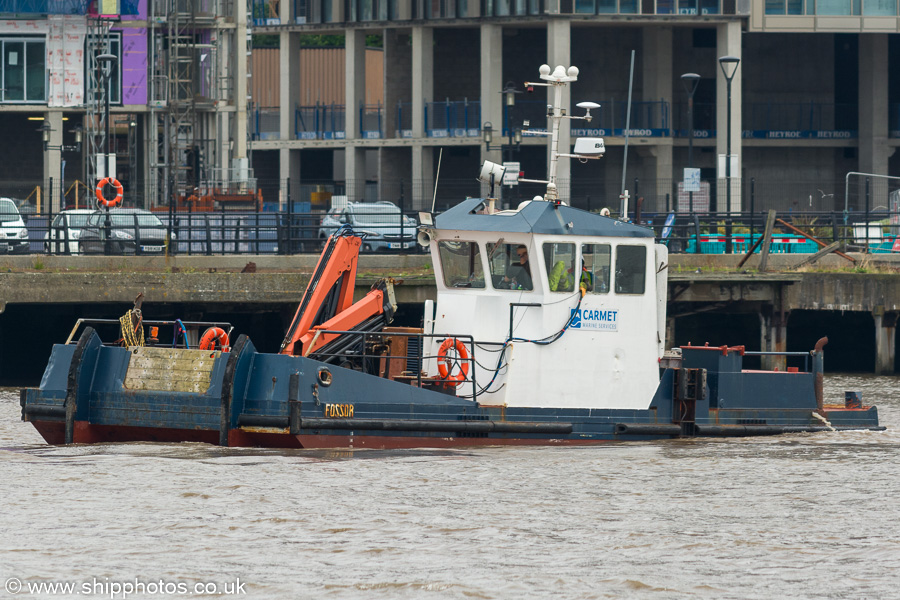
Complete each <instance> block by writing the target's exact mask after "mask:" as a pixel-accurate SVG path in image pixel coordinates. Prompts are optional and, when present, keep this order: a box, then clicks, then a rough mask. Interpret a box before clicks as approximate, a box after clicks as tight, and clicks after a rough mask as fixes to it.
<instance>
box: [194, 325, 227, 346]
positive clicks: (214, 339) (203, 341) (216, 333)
mask: <svg viewBox="0 0 900 600" xmlns="http://www.w3.org/2000/svg"><path fill="white" fill-rule="evenodd" d="M216 344H219V350H221V351H222V352H228V350H229V349H230V348H229V346H228V334H227V333H225V330H224V329H222V328H221V327H210V328H209V329H207V330H206V331H205V332H203V337H202V338H200V349H201V350H213V349H215V346H216Z"/></svg>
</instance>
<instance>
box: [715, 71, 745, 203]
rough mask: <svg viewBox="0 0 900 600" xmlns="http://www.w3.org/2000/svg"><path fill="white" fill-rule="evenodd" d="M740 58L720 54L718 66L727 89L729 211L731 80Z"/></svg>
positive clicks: (727, 184) (727, 186)
mask: <svg viewBox="0 0 900 600" xmlns="http://www.w3.org/2000/svg"><path fill="white" fill-rule="evenodd" d="M739 62H741V59H740V58H738V57H737V56H720V57H719V66H720V67H721V68H722V75H724V76H725V81H726V83H727V89H728V125H727V126H726V128H725V198H726V202H727V203H728V206H727V210H728V211H729V212H730V211H731V80H732V79H734V74H735V73H736V72H737V68H738V63H739Z"/></svg>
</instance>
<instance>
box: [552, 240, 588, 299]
mask: <svg viewBox="0 0 900 600" xmlns="http://www.w3.org/2000/svg"><path fill="white" fill-rule="evenodd" d="M544 264H545V265H547V283H548V284H549V286H550V291H551V292H571V291H573V290H574V289H575V283H576V282H575V280H576V278H577V277H579V273H577V272H576V271H575V244H557V243H547V244H544ZM579 270H580V269H579Z"/></svg>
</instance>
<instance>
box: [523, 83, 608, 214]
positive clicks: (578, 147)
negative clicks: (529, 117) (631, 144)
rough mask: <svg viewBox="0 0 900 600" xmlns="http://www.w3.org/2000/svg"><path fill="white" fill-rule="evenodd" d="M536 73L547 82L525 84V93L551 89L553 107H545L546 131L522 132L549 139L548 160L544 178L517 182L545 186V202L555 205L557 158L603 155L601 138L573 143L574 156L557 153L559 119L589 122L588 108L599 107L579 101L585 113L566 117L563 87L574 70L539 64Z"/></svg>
mask: <svg viewBox="0 0 900 600" xmlns="http://www.w3.org/2000/svg"><path fill="white" fill-rule="evenodd" d="M539 71H540V74H541V75H540V77H541V79H543V80H544V81H546V82H547V83H541V82H534V81H526V82H525V86H526V87H527V89H528V90H529V91H531V89H532V88H533V87H534V86H541V87H553V88H554V89H553V104H551V105H549V106H548V107H547V121H548V123H547V124H548V126H549V129H550V130H549V131H533V130H530V131H525V132H524V133H528V134H530V135H544V136H549V137H550V161H549V166H548V169H547V179H546V180H540V179H519V181H524V182H528V183H545V184H547V191H546V192H545V194H544V200H546V201H548V202H558V201H559V190H558V188H557V185H556V183H557V182H556V169H557V164H558V162H559V159H560V157H566V158H580V159H585V158H600V157H601V156H602V155H603V152H604V146H603V140H602V139H601V138H583V139H578V140H576V141H575V153H569V152H568V151H567V152H562V153H561V152H560V151H559V127H560V124H561V123H562V121H563V119H583V120H585V121H587V122H588V123H590V121H591V119H592V117H591V109H592V108H600V105H599V104H597V103H595V102H579V103H578V105H577V106H578V107H579V108H584V109H586V114H585V115H584V116H573V115H567V114H566V113H565V111H564V110H563V109H562V94H563V88H564V87H565V86H566V85H568V84H569V83H572V82H573V81H578V67H576V66H574V65H572V66H571V67H569V68H568V69H566V68H565V67H563V66H562V65H557V67H556V68H555V69H553V70H552V72H551V70H550V65H541V67H540V69H539ZM567 150H568V149H567Z"/></svg>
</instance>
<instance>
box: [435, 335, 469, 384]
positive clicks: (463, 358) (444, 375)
mask: <svg viewBox="0 0 900 600" xmlns="http://www.w3.org/2000/svg"><path fill="white" fill-rule="evenodd" d="M450 348H454V349H455V350H456V354H457V355H458V357H459V361H460V363H459V372H458V373H457V374H456V375H453V374H452V373H451V372H450V370H451V368H452V366H451V363H450V360H451V359H450V358H449V357H448V356H447V350H449V349H450ZM437 364H438V373H439V374H440V376H441V379H446V380H447V383H445V384H444V385H446V386H447V387H456V386H458V385H459V384H460V383H462V382H463V381H465V380H466V378H467V377H468V376H469V353H468V352H467V351H466V346H465V344H463V343H462V342H461V341H460V340H458V339H456V338H447V339H446V340H444V342H443V343H442V344H441V347H440V348H439V349H438V359H437Z"/></svg>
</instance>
